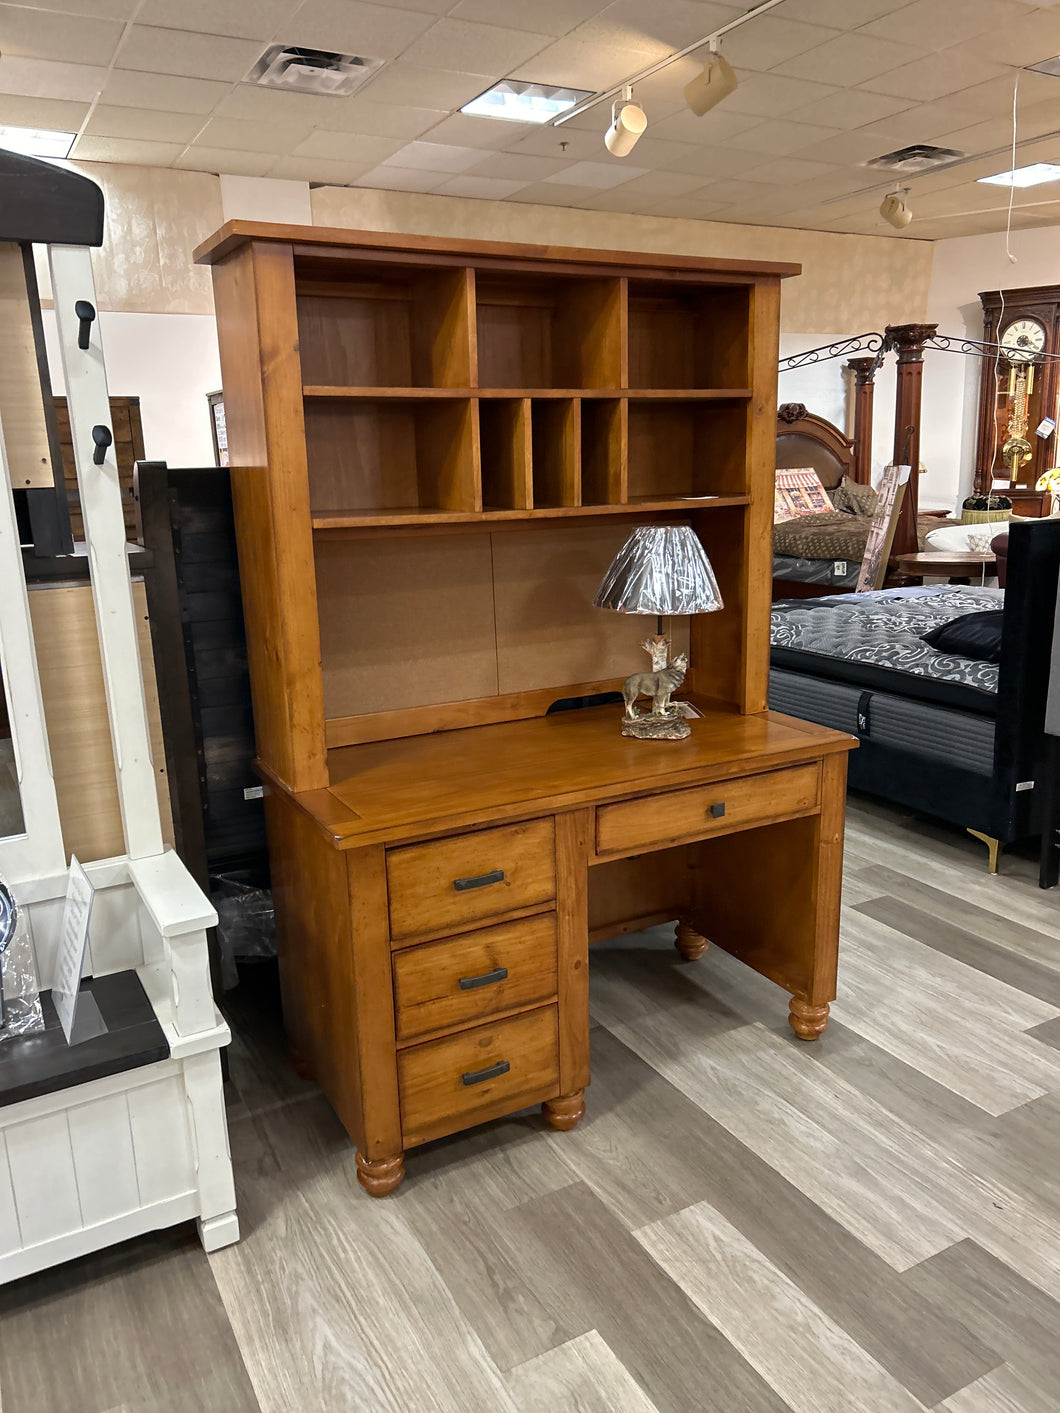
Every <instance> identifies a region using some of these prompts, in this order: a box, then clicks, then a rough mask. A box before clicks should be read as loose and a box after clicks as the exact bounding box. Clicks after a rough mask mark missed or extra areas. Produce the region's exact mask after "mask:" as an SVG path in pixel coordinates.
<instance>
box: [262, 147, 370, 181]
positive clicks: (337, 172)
mask: <svg viewBox="0 0 1060 1413" xmlns="http://www.w3.org/2000/svg"><path fill="white" fill-rule="evenodd" d="M364 171H365V164H364V163H363V162H360V161H357V160H355V159H351V160H350V161H338V160H334V159H331V158H328V157H304V156H297V155H295V154H288V155H287V156H286V157H280V158H279V159H278V160H277V161H276V163H275V164H274V165H273V166H271V167H270V168H269V170H268V173H267V175H268V176H270V177H278V178H280V179H281V180H283V181H301V182H317V183H320V184H325V183H326V184H328V185H331V186H351V185H353V183H355V182H357V183H360V182H361V180H362V179H363V176H364Z"/></svg>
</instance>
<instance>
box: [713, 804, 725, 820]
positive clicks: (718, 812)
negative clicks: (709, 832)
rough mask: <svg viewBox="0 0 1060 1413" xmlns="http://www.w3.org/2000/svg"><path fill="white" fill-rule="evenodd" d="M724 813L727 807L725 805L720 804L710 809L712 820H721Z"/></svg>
mask: <svg viewBox="0 0 1060 1413" xmlns="http://www.w3.org/2000/svg"><path fill="white" fill-rule="evenodd" d="M724 813H725V805H724V803H722V804H718V805H711V807H710V814H711V818H712V819H721V817H722V815H723V814H724Z"/></svg>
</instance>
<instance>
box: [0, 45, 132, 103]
mask: <svg viewBox="0 0 1060 1413" xmlns="http://www.w3.org/2000/svg"><path fill="white" fill-rule="evenodd" d="M106 77H107V70H106V69H103V68H98V67H96V66H95V65H92V64H53V63H50V62H49V61H48V60H47V59H19V58H16V57H15V56H14V55H8V54H4V55H2V56H0V93H19V94H23V95H24V96H25V97H27V98H67V99H71V100H73V101H74V102H82V103H91V101H92V100H93V99H94V98H95V96H96V94H97V93H98V92H99V91H100V89H101V88H102V87H103V83H104V80H105V79H106Z"/></svg>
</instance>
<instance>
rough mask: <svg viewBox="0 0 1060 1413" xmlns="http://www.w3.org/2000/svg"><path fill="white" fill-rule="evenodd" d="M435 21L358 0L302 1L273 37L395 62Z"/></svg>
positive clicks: (427, 17) (280, 40) (433, 16)
mask: <svg viewBox="0 0 1060 1413" xmlns="http://www.w3.org/2000/svg"><path fill="white" fill-rule="evenodd" d="M436 20H437V16H436V15H430V14H423V13H421V12H420V11H417V10H395V9H392V8H391V7H390V6H388V5H370V4H364V3H362V0H304V3H303V4H302V6H301V7H300V8H299V9H297V10H296V11H295V12H294V14H293V15H291V16H290V17H288V18H287V19H286V20H285V21H284V22H283V23H282V24H281V25H280V26H279V28H278V29H277V31H276V35H275V38H276V39H277V40H278V41H279V42H281V43H284V44H300V45H307V46H309V47H310V48H314V49H333V50H337V51H338V52H339V53H342V54H365V55H370V56H371V57H372V58H375V59H395V58H397V56H398V55H399V54H401V53H403V52H404V50H406V49H407V48H408V46H409V45H410V44H412V43H413V41H414V40H415V39H417V38H418V36H420V35H422V34H423V33H424V32H425V31H426V30H428V29H429V28H430V27H431V26H432V25H433V24H434V23H435V22H436Z"/></svg>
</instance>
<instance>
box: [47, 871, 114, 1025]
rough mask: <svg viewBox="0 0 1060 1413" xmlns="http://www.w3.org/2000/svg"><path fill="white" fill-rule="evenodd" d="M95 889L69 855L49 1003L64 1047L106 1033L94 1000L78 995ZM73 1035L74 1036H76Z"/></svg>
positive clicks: (86, 875) (90, 997) (79, 993)
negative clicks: (62, 1036)
mask: <svg viewBox="0 0 1060 1413" xmlns="http://www.w3.org/2000/svg"><path fill="white" fill-rule="evenodd" d="M94 896H95V889H94V888H93V887H92V884H91V882H90V880H89V877H88V874H87V873H86V872H85V870H84V869H83V868H82V867H81V865H80V863H79V862H78V860H77V857H76V856H75V855H74V854H71V855H70V873H69V876H68V877H67V880H66V905H65V907H64V908H63V925H62V931H61V932H60V934H59V949H58V952H57V953H56V957H55V981H54V983H53V985H52V1004H53V1005H54V1006H55V1011H56V1014H57V1015H58V1017H59V1023H60V1024H61V1025H62V1028H63V1034H64V1035H65V1036H66V1040H67V1044H69V1045H76V1044H77V1043H78V1041H81V1040H90V1039H91V1038H92V1037H93V1036H94V1035H102V1034H103V1033H104V1032H105V1031H106V1028H107V1027H106V1026H105V1025H104V1024H103V1020H102V1017H101V1016H100V1014H99V1008H98V1006H97V1005H96V1002H95V999H94V998H93V997H92V996H91V995H90V994H89V993H88V992H85V993H84V994H82V993H81V970H82V968H83V966H84V964H85V945H86V943H87V942H88V924H89V920H90V918H91V916H92V899H93V897H94ZM75 1032H76V1033H75Z"/></svg>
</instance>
